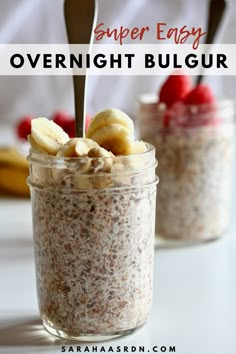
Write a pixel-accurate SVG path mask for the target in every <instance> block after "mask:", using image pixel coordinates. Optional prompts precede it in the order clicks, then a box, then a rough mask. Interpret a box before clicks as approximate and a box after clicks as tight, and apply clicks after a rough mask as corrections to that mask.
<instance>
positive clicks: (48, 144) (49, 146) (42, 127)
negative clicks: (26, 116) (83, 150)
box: [31, 117, 69, 155]
mask: <svg viewBox="0 0 236 354" xmlns="http://www.w3.org/2000/svg"><path fill="white" fill-rule="evenodd" d="M31 136H32V138H33V139H34V141H35V142H36V143H37V144H38V145H39V146H40V147H41V148H42V149H44V150H45V151H46V152H47V153H48V154H50V155H56V153H57V151H58V150H59V149H60V147H61V146H62V145H63V144H65V143H66V142H67V141H68V140H69V136H68V135H67V134H66V133H65V132H64V130H63V129H62V128H61V127H59V125H57V124H56V123H54V122H53V121H50V120H48V119H47V118H41V117H39V118H35V119H32V121H31Z"/></svg>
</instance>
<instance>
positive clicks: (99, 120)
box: [86, 108, 134, 138]
mask: <svg viewBox="0 0 236 354" xmlns="http://www.w3.org/2000/svg"><path fill="white" fill-rule="evenodd" d="M111 124H119V125H121V126H122V127H124V128H126V129H128V131H129V133H130V134H132V135H133V133H134V123H133V121H132V119H131V118H130V117H129V116H128V115H127V114H125V113H124V112H122V111H120V110H119V109H115V108H111V109H107V110H105V111H103V112H100V113H98V114H96V115H95V117H94V118H93V119H92V120H91V122H90V124H89V127H88V130H87V133H86V137H87V138H92V136H93V134H94V133H95V132H97V131H98V130H100V129H101V128H103V127H105V126H107V125H111Z"/></svg>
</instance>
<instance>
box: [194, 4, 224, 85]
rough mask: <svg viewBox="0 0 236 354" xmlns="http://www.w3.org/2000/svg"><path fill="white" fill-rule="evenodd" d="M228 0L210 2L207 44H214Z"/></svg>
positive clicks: (198, 82)
mask: <svg viewBox="0 0 236 354" xmlns="http://www.w3.org/2000/svg"><path fill="white" fill-rule="evenodd" d="M226 6H227V4H226V0H211V1H210V4H209V13H208V21H207V35H206V41H205V44H212V43H213V41H214V37H215V34H216V32H217V30H218V28H219V25H220V23H221V20H222V17H223V14H224V12H225V9H226ZM202 76H203V75H202V74H201V75H199V76H198V78H197V85H198V84H200V83H201V81H202Z"/></svg>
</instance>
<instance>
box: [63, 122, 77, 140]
mask: <svg viewBox="0 0 236 354" xmlns="http://www.w3.org/2000/svg"><path fill="white" fill-rule="evenodd" d="M63 129H64V130H65V132H66V133H67V134H68V135H69V137H70V138H74V137H75V120H74V118H68V119H67V120H66V121H65V122H64V126H63Z"/></svg>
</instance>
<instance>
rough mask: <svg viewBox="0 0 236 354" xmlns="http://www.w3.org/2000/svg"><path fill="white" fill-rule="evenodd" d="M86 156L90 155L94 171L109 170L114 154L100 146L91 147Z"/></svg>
mask: <svg viewBox="0 0 236 354" xmlns="http://www.w3.org/2000/svg"><path fill="white" fill-rule="evenodd" d="M88 157H92V158H93V159H92V167H93V170H94V172H100V171H102V172H110V171H111V166H112V164H113V159H114V155H113V154H112V153H111V152H108V151H107V150H106V149H103V148H101V147H99V148H96V149H91V150H90V151H89V152H88Z"/></svg>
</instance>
